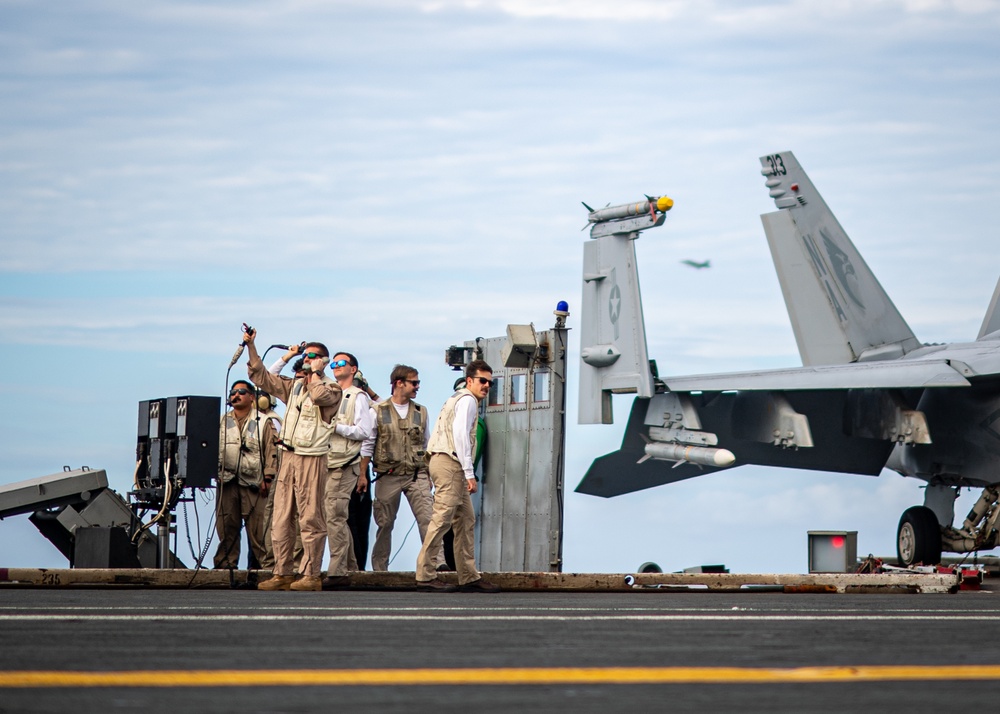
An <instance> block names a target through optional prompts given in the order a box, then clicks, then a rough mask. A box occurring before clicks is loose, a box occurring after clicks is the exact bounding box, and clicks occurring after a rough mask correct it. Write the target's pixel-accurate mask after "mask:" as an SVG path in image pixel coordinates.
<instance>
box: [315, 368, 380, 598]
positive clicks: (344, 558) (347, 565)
mask: <svg viewBox="0 0 1000 714" xmlns="http://www.w3.org/2000/svg"><path fill="white" fill-rule="evenodd" d="M332 365H333V377H334V379H336V380H337V384H339V385H340V388H341V390H342V391H343V395H344V398H343V400H342V401H341V402H340V409H338V410H337V416H336V418H335V420H334V424H335V430H334V434H333V435H332V436H331V437H330V451H329V454H328V455H327V475H326V491H325V494H324V500H323V510H324V512H325V514H326V536H327V539H328V540H329V542H330V566H329V570H328V571H327V577H325V578H323V583H322V586H323V589H324V590H338V589H341V588H345V587H349V586H350V584H351V581H350V576H348V574H347V573H348V571H351V570H357V569H358V559H357V557H356V555H355V553H354V540H353V538H352V537H351V529H350V528H348V526H347V515H348V509H349V507H350V503H351V494H352V493H353V492H354V491H355V490H361V489H363V488H364V489H366V488H368V474H367V473H362V472H361V445H362V444H363V443H364V441H365V440H366V439H368V438H369V437H370V436H371V435H372V431H373V429H374V427H373V425H372V414H371V400H369V398H368V394H367V393H366V392H365V390H363V389H361V388H360V387H356V386H354V375H355V374H357V371H358V360H357V359H356V358H355V357H354V355H352V354H349V353H347V352H338V353H337V354H335V355H334V356H333V362H332Z"/></svg>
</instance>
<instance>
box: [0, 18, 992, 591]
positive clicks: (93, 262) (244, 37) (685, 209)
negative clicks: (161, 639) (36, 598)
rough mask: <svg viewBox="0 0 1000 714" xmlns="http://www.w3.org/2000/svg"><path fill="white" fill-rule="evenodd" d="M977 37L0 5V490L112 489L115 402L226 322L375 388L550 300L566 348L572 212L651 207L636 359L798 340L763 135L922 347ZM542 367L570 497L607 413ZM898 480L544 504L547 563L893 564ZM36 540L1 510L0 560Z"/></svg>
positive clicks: (614, 435) (933, 312)
mask: <svg viewBox="0 0 1000 714" xmlns="http://www.w3.org/2000/svg"><path fill="white" fill-rule="evenodd" d="M998 30H1000V2H996V1H995V0H867V1H866V2H860V1H856V0H828V1H827V2H824V3H815V2H808V1H806V0H785V1H782V0H772V1H770V2H736V1H732V2H730V1H723V0H699V1H697V2H694V1H691V0H648V1H647V0H618V1H617V2H604V1H603V0H479V1H471V0H470V1H461V2H460V1H452V0H430V1H427V2H403V1H401V0H365V1H364V2H353V1H351V0H340V1H338V2H318V1H312V0H285V1H281V0H276V1H273V2H263V1H261V2H254V1H243V2H211V3H197V2H164V1H160V0H150V1H149V2H144V3H130V2H124V1H122V2H119V1H113V0H107V1H100V0H90V1H87V0H85V1H83V2H52V3H45V4H44V5H40V4H38V3H33V2H27V1H21V0H0V398H2V399H3V403H4V407H5V408H4V409H3V410H2V411H0V484H5V483H12V482H16V481H20V480H24V479H28V478H34V477H37V476H42V475H46V474H51V473H55V472H58V471H60V470H62V468H63V467H64V465H69V466H72V467H78V466H81V465H87V466H90V467H92V468H104V469H106V470H107V472H108V475H109V479H110V481H111V485H112V487H114V488H115V489H116V490H118V491H119V492H120V493H124V492H125V491H127V490H128V488H129V485H130V482H131V477H132V469H133V465H134V453H135V452H134V447H135V433H136V411H137V403H138V402H139V401H140V400H143V399H149V398H156V397H164V396H173V395H185V394H221V393H222V392H223V390H224V389H225V388H226V386H227V385H226V381H225V380H226V366H227V364H228V362H229V359H230V357H231V356H232V352H233V349H234V348H235V346H236V344H237V342H238V341H239V331H240V326H241V324H242V323H243V322H248V323H250V324H251V325H253V326H254V327H256V328H257V330H258V334H259V338H258V342H259V343H260V344H273V343H286V344H287V343H289V342H297V341H300V340H314V339H318V340H321V341H323V342H326V343H327V344H329V345H330V346H331V347H332V348H333V349H342V350H347V351H350V352H353V353H354V354H356V355H357V356H358V358H359V359H360V362H361V367H362V370H363V371H364V373H365V374H366V375H367V376H368V377H369V378H370V379H371V381H372V383H373V384H374V385H375V386H376V388H377V389H378V388H379V387H380V386H382V389H381V391H382V392H385V391H387V390H386V389H385V388H384V382H387V380H388V374H389V372H390V370H391V368H392V366H393V365H394V364H395V363H397V362H405V363H409V364H413V365H415V366H417V367H418V369H419V370H420V373H421V378H422V380H423V384H422V387H421V392H420V396H419V397H418V399H419V400H420V401H422V402H423V403H424V404H426V405H428V407H429V408H430V409H431V410H432V411H436V410H437V409H438V408H439V406H440V404H441V403H443V401H444V399H445V398H446V397H447V396H448V394H449V392H450V387H451V384H452V382H453V380H454V373H453V372H451V371H450V370H449V369H448V367H447V366H446V365H445V364H444V360H443V354H444V350H445V348H446V347H448V346H449V345H451V344H456V343H461V342H463V341H465V340H468V339H472V338H474V337H477V336H495V335H502V334H503V333H504V330H505V326H506V325H507V323H526V322H533V323H534V324H535V325H536V326H537V327H539V328H547V327H549V326H551V324H552V321H553V317H552V314H551V313H552V310H553V309H554V307H555V304H556V302H558V301H559V300H566V301H567V302H569V304H570V311H571V313H573V314H571V316H570V318H569V322H568V325H569V327H570V328H571V332H570V349H571V365H578V353H579V345H578V343H577V342H576V338H577V337H578V334H579V314H577V313H574V312H573V311H574V309H575V308H576V306H577V305H578V304H579V300H580V295H581V277H580V273H581V265H582V247H581V246H582V244H583V242H584V241H585V240H586V239H587V234H586V233H583V232H581V230H580V229H581V228H582V227H583V226H584V224H585V222H586V211H585V209H583V207H582V206H581V205H580V202H581V201H586V202H587V203H589V204H590V205H604V204H606V203H613V204H614V203H625V202H629V201H633V200H637V199H639V198H641V197H642V195H643V194H651V195H660V194H666V195H669V196H671V197H672V198H673V199H674V200H675V206H674V209H673V210H672V211H671V212H670V214H669V216H668V219H667V221H666V225H665V226H664V227H662V228H659V229H656V230H654V231H648V232H647V233H646V234H645V235H643V237H642V238H641V239H640V240H639V241H638V243H637V251H638V260H639V272H640V280H641V284H642V290H643V302H644V307H645V311H646V315H645V317H646V331H647V336H648V342H649V352H650V356H651V357H653V358H655V359H656V360H657V363H658V365H659V371H660V374H661V375H683V374H691V373H704V372H711V371H735V370H743V369H760V368H769V367H787V366H795V365H798V364H800V363H801V362H800V359H799V356H798V353H797V350H796V346H795V341H794V337H793V335H792V331H791V327H790V325H789V322H788V318H787V314H786V312H785V307H784V303H783V301H782V298H781V292H780V289H779V286H778V282H777V279H776V276H775V273H774V269H773V267H772V265H771V261H770V254H769V251H768V249H767V244H766V240H765V238H764V233H763V230H762V228H761V223H760V219H759V215H760V214H762V213H766V212H769V211H772V210H774V204H773V202H772V201H771V200H770V198H769V197H768V195H767V189H766V187H765V186H764V183H763V177H762V176H761V174H760V170H759V169H760V166H759V163H758V157H760V156H762V155H765V154H770V153H774V152H776V151H787V150H791V151H793V152H795V155H796V157H797V158H798V159H799V161H800V163H801V164H802V165H803V167H804V168H805V169H806V171H808V173H809V175H810V178H811V179H812V180H813V182H814V184H815V185H816V187H817V188H818V190H819V191H820V193H821V194H822V195H823V197H824V198H825V199H826V201H827V203H828V204H829V205H830V207H831V208H832V209H833V211H834V212H835V213H836V215H837V217H838V218H839V220H840V222H841V224H842V225H843V226H844V228H845V229H846V230H847V232H848V234H849V235H851V237H852V238H853V240H854V242H855V244H856V245H857V247H858V248H859V250H860V251H861V253H862V254H863V255H864V256H865V258H866V260H867V262H868V264H869V266H870V267H871V268H872V270H873V271H874V272H875V274H876V275H877V276H878V277H879V279H880V281H881V283H882V285H883V287H884V288H885V289H886V291H887V292H888V293H889V295H891V296H892V297H893V299H894V301H895V302H896V305H897V307H898V308H899V309H900V312H901V313H902V314H903V315H904V317H905V318H906V319H907V321H908V322H909V324H910V326H911V327H912V328H913V330H914V332H915V333H916V334H917V336H918V337H919V338H920V339H921V340H923V341H926V342H945V341H952V340H967V339H972V338H974V337H975V335H976V334H977V332H978V330H979V326H980V323H981V322H982V318H983V314H984V313H985V310H986V307H987V305H988V303H989V300H990V296H991V294H992V292H993V289H994V286H995V285H996V281H997V277H998V275H1000V259H998V254H997V251H996V249H995V245H996V235H995V234H996V227H995V221H994V220H993V213H992V212H993V210H994V207H995V206H996V204H997V199H998V197H1000V139H998V138H997V135H998V132H997V128H998V127H997V119H996V117H998V116H1000V96H998V93H997V92H996V87H997V86H1000V61H998V60H1000V45H998V44H997V42H996V38H997V36H998ZM684 259H695V260H704V259H710V260H711V261H712V268H711V269H709V270H701V271H695V270H692V269H691V268H688V267H686V266H684V265H682V264H681V263H680V261H681V260H684ZM574 351H575V352H574ZM270 356H277V354H276V353H275V352H272V353H271V355H270ZM241 364H242V363H241ZM241 369H242V367H238V368H236V369H234V372H233V374H232V375H230V379H233V378H235V377H236V376H237V374H238V375H239V376H243V375H242V372H241ZM573 371H574V370H573V369H572V368H571V370H570V382H569V394H570V396H569V401H570V404H569V408H568V411H569V414H570V415H571V418H570V426H569V428H568V434H567V459H566V483H567V486H568V490H571V489H572V488H573V487H574V486H575V485H576V483H577V482H578V481H579V479H580V478H582V476H583V474H584V473H585V471H586V469H587V467H588V465H589V464H590V462H591V461H592V460H593V459H594V458H595V457H597V456H600V455H602V454H604V453H606V452H608V451H611V450H613V449H615V448H617V445H618V443H619V442H620V439H621V434H622V430H623V428H624V420H625V419H626V418H627V415H628V409H629V406H630V402H631V398H630V397H627V396H620V397H616V399H615V410H616V416H617V420H616V423H615V424H614V425H610V426H579V425H576V424H574V423H573V416H574V415H575V414H576V389H577V382H576V380H575V376H574V375H573ZM921 483H922V482H919V481H916V480H913V479H905V478H903V477H901V476H898V475H896V474H894V473H890V472H883V474H882V475H881V476H880V477H866V476H855V475H843V474H828V473H816V472H804V471H794V470H781V469H765V468H757V467H746V468H738V469H734V470H731V471H727V472H725V473H721V474H715V475H710V476H705V477H702V478H696V479H692V480H689V481H686V482H682V483H679V484H674V485H670V486H665V487H660V488H657V489H652V490H649V491H643V492H640V493H635V494H630V495H626V496H622V497H618V498H615V499H608V500H606V499H598V498H594V497H590V496H583V495H579V494H575V493H567V496H566V499H565V509H566V513H565V521H566V530H565V535H564V557H565V565H564V569H565V570H566V571H575V572H629V571H632V570H634V569H635V568H636V567H637V566H638V565H639V564H640V563H642V562H645V561H655V562H657V563H659V564H660V565H661V566H662V567H663V568H664V569H665V570H676V569H680V568H684V567H688V566H693V565H698V564H715V563H722V564H725V565H726V566H727V567H729V568H730V569H732V570H733V571H734V572H761V571H763V572H775V571H777V572H804V571H805V569H806V563H807V552H806V544H807V539H806V532H807V531H808V530H824V529H834V530H856V531H858V550H859V553H863V554H867V553H869V552H871V553H874V554H876V555H890V554H892V553H894V549H895V529H896V524H897V522H898V519H899V516H900V514H901V513H902V511H903V510H904V509H905V508H907V507H909V506H911V505H915V504H919V503H922V500H923V496H922V492H921V490H920V485H921ZM974 496H975V495H970V494H966V495H963V500H962V501H961V502H960V504H959V506H958V507H957V508H956V512H958V513H963V512H964V510H965V509H966V506H965V505H964V504H965V502H966V501H967V500H969V499H970V498H972V499H973V500H974ZM199 499H200V503H201V507H202V508H205V507H206V504H205V503H204V497H203V496H199ZM970 503H971V501H970ZM208 508H210V507H208ZM411 522H412V519H411V518H410V517H409V515H408V513H407V509H406V508H403V509H401V514H400V519H399V522H398V524H397V529H398V530H397V534H398V536H399V537H401V536H402V533H403V532H405V530H406V528H407V527H408V526H409V524H410V523H411ZM201 526H202V533H201V534H200V535H201V537H202V538H203V537H204V528H205V523H204V521H202V523H201ZM181 528H182V533H183V521H182V523H181ZM197 536H198V534H195V535H193V536H192V540H197ZM181 538H182V541H183V540H184V536H183V535H182V537H181ZM414 541H415V537H414V536H413V535H412V534H411V537H410V538H409V539H408V541H407V543H406V544H405V545H404V547H403V548H402V550H401V552H400V554H399V556H398V558H397V560H396V561H394V563H393V565H392V568H393V569H399V570H412V569H413V562H414V560H415V557H416V544H415V543H414ZM397 542H398V541H397ZM213 547H214V546H213ZM186 553H187V549H186V548H183V547H182V548H181V552H180V553H179V554H180V555H181V556H182V557H184V556H185V555H186ZM188 560H190V558H188ZM65 564H66V561H65V559H64V558H63V557H62V556H61V555H60V554H59V553H58V551H56V550H55V548H54V547H53V546H52V545H50V544H49V543H48V542H47V541H46V540H45V539H44V538H43V537H42V536H41V535H40V534H39V533H37V531H35V529H34V527H33V526H32V525H31V524H30V523H29V522H28V521H27V518H26V517H24V516H18V517H15V518H11V519H7V520H4V521H2V522H0V565H2V566H5V567H17V566H25V567H33V566H38V567H64V566H65Z"/></svg>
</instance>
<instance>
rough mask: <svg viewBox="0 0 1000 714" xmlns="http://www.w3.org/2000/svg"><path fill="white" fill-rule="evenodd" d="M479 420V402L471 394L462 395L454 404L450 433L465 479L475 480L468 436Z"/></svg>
mask: <svg viewBox="0 0 1000 714" xmlns="http://www.w3.org/2000/svg"><path fill="white" fill-rule="evenodd" d="M477 419H479V402H478V401H476V398H475V397H474V396H472V395H471V394H463V395H462V396H461V397H459V399H458V401H457V402H455V421H454V422H453V423H452V425H451V433H452V435H453V436H454V437H455V454H456V455H457V456H458V463H459V464H461V466H462V471H464V472H465V478H467V479H474V478H476V471H475V468H474V467H473V454H472V441H471V440H470V439H469V434H470V433H471V432H472V430H473V428H474V427H475V425H476V420H477Z"/></svg>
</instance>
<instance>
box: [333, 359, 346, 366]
mask: <svg viewBox="0 0 1000 714" xmlns="http://www.w3.org/2000/svg"><path fill="white" fill-rule="evenodd" d="M330 364H332V365H333V366H334V367H346V366H347V365H349V364H350V362H348V361H347V360H346V359H338V360H337V361H336V362H331V363H330Z"/></svg>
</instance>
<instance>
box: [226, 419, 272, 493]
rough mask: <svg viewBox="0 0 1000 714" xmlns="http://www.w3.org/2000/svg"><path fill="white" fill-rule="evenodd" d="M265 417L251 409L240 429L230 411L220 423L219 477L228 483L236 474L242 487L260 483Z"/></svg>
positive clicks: (262, 473) (262, 475)
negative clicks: (259, 415)
mask: <svg viewBox="0 0 1000 714" xmlns="http://www.w3.org/2000/svg"><path fill="white" fill-rule="evenodd" d="M263 434H264V419H263V418H260V417H258V414H257V410H256V409H253V410H251V411H250V414H248V415H247V419H246V421H245V422H244V423H243V428H242V429H240V427H239V426H238V425H237V423H236V417H234V416H233V413H232V412H228V413H227V414H224V415H223V416H222V419H221V420H220V422H219V476H220V478H221V479H222V481H223V483H229V482H230V481H232V480H233V479H234V478H235V477H236V476H237V475H238V476H239V479H240V484H241V485H243V486H260V483H261V480H262V479H263V477H264V472H263V471H262V469H261V461H262V458H263V453H264V444H263V443H261V439H263V438H264V436H263Z"/></svg>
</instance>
